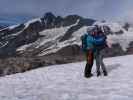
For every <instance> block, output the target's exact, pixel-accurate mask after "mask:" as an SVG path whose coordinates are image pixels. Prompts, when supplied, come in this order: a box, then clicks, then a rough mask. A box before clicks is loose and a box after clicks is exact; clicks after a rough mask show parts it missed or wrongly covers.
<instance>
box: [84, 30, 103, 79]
mask: <svg viewBox="0 0 133 100" xmlns="http://www.w3.org/2000/svg"><path fill="white" fill-rule="evenodd" d="M87 32H88V33H86V34H85V35H86V40H85V41H86V46H85V47H84V48H83V49H84V51H85V54H86V61H87V63H86V66H85V71H84V76H85V77H86V78H89V77H91V76H93V74H92V73H91V70H92V66H93V61H94V53H95V52H96V51H97V50H98V48H97V47H98V46H99V45H101V46H103V45H104V44H105V41H106V36H100V35H99V36H95V34H96V33H97V30H94V31H92V32H90V31H87ZM85 35H84V36H85ZM96 54H98V53H96ZM97 60H99V59H97Z"/></svg>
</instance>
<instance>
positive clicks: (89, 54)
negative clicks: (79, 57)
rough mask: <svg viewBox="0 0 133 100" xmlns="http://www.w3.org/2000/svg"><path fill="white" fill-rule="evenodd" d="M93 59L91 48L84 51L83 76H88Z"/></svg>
mask: <svg viewBox="0 0 133 100" xmlns="http://www.w3.org/2000/svg"><path fill="white" fill-rule="evenodd" d="M93 61H94V53H93V51H92V50H88V51H87V52H86V62H87V63H86V66H85V71H84V76H85V77H89V76H90V75H91V70H92V66H93Z"/></svg>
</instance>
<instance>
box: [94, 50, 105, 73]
mask: <svg viewBox="0 0 133 100" xmlns="http://www.w3.org/2000/svg"><path fill="white" fill-rule="evenodd" d="M95 59H96V70H97V73H100V67H101V68H102V71H103V73H104V74H107V70H106V67H105V64H104V62H103V50H96V52H95Z"/></svg>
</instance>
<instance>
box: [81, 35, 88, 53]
mask: <svg viewBox="0 0 133 100" xmlns="http://www.w3.org/2000/svg"><path fill="white" fill-rule="evenodd" d="M87 36H88V35H87V34H84V35H82V36H81V41H82V50H83V51H86V50H87Z"/></svg>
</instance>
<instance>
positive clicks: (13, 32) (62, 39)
mask: <svg viewBox="0 0 133 100" xmlns="http://www.w3.org/2000/svg"><path fill="white" fill-rule="evenodd" d="M94 21H95V20H92V19H85V18H82V17H80V16H77V15H70V16H66V17H64V18H63V17H60V16H54V15H53V14H52V13H46V14H45V15H44V16H43V17H42V18H36V19H33V20H30V21H28V22H26V23H23V24H19V25H14V26H10V27H7V28H5V29H2V30H0V56H2V55H3V56H6V55H7V56H11V55H15V54H16V51H19V52H21V53H22V52H28V51H29V52H30V53H34V51H38V53H37V54H36V55H44V54H47V53H48V52H53V51H58V50H59V49H61V48H63V47H65V46H67V45H70V44H71V42H72V41H75V40H73V39H74V37H75V35H74V34H76V33H75V32H76V31H79V29H81V30H80V31H82V30H84V29H82V28H85V27H86V26H89V25H92V24H93V23H94ZM78 37H79V36H78ZM75 38H76V37H75ZM78 41H79V40H78ZM58 43H59V44H58ZM49 49H50V50H53V51H50V50H49ZM31 51H32V52H31ZM30 53H29V54H30ZM34 55H35V54H34Z"/></svg>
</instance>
